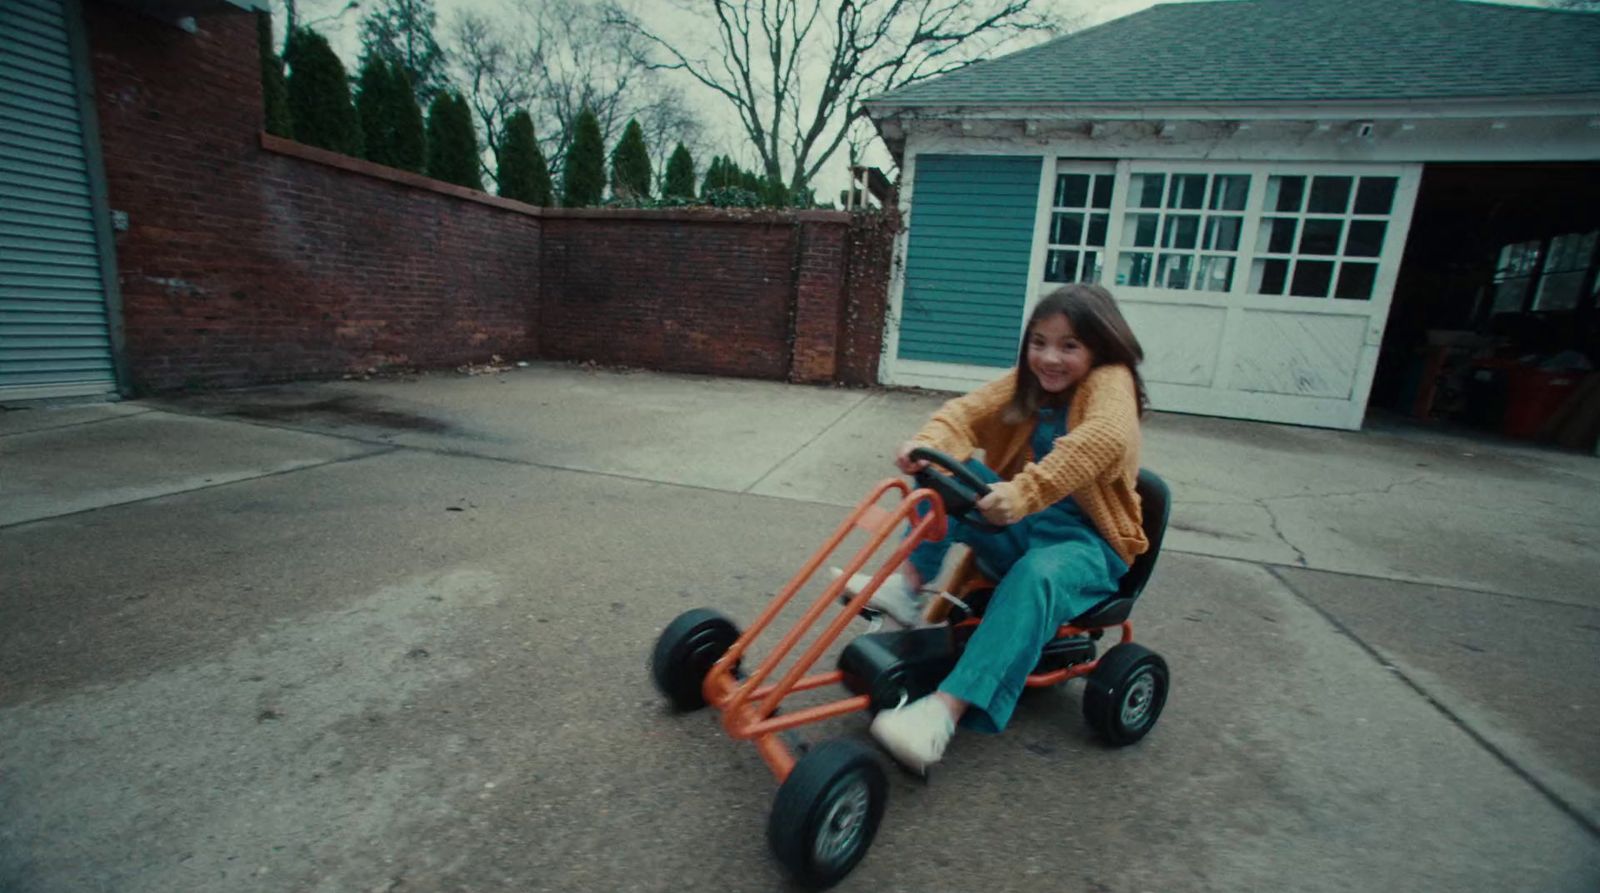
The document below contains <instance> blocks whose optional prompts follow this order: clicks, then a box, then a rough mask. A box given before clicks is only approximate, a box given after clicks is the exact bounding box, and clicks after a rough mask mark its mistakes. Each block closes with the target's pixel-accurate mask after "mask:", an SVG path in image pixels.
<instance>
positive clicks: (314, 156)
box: [261, 131, 546, 217]
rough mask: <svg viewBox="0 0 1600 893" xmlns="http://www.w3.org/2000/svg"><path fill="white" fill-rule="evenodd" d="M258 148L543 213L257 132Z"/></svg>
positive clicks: (494, 204)
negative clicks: (259, 138)
mask: <svg viewBox="0 0 1600 893" xmlns="http://www.w3.org/2000/svg"><path fill="white" fill-rule="evenodd" d="M261 148H263V149H265V150H267V151H268V152H275V153H277V154H279V155H288V156H291V157H293V158H300V159H303V160H305V161H313V162H316V163H317V164H325V165H327V166H328V167H333V168H338V169H339V170H344V171H349V172H351V173H354V174H362V175H364V176H368V177H375V178H377V179H379V180H388V181H390V182H393V183H400V184H402V185H405V186H411V187H414V188H417V189H426V190H428V191H429V192H437V193H439V194H441V195H448V196H452V197H454V198H459V199H465V200H467V201H469V202H478V203H479V204H484V205H490V206H492V207H496V208H501V209H503V210H506V211H515V212H517V213H519V214H527V215H529V216H531V217H539V216H541V215H542V214H543V213H544V212H545V210H546V209H544V208H539V207H536V206H534V205H529V204H525V203H523V202H519V201H513V200H512V199H509V198H501V197H500V196H498V195H490V194H489V193H487V192H481V191H479V190H477V189H468V188H467V187H465V186H457V185H456V184H454V183H446V182H444V181H443V180H435V179H434V178H432V177H424V176H423V175H421V174H417V173H412V172H411V171H403V170H401V169H399V168H397V167H389V166H387V165H382V164H377V163H374V162H371V161H367V160H365V159H361V158H352V157H350V156H349V155H344V154H341V153H339V152H331V151H329V150H327V149H319V148H317V147H316V146H308V145H306V144H305V143H297V142H295V141H294V140H289V139H284V138H283V137H281V136H273V135H272V134H270V133H267V132H266V131H262V132H261Z"/></svg>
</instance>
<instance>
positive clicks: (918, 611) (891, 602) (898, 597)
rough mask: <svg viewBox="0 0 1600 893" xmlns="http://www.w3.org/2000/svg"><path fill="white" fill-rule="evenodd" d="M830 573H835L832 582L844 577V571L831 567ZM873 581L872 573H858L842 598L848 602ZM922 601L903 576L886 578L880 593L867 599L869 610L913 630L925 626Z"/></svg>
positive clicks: (880, 587) (920, 594) (875, 593)
mask: <svg viewBox="0 0 1600 893" xmlns="http://www.w3.org/2000/svg"><path fill="white" fill-rule="evenodd" d="M828 573H829V574H832V575H833V576H832V579H835V580H837V579H839V578H840V577H842V576H844V571H842V570H840V569H839V568H836V567H830V568H828ZM871 582H872V575H871V574H856V575H855V576H853V577H851V578H850V582H848V583H846V584H845V586H844V593H843V594H842V595H841V596H840V598H841V599H842V600H843V601H846V602H848V601H849V600H850V599H852V598H855V597H856V596H857V595H859V594H860V593H861V590H863V589H865V588H867V584H868V583H871ZM922 602H923V598H922V593H920V592H916V591H914V590H912V589H911V587H910V586H909V585H907V584H906V578H905V575H904V574H890V575H889V576H888V577H885V578H884V581H883V585H882V586H879V587H878V591H877V592H874V593H872V598H870V599H867V607H868V608H870V609H871V610H874V611H877V612H878V613H880V614H884V615H886V616H888V617H889V618H890V619H892V620H893V621H894V622H896V623H898V624H900V625H901V626H904V627H912V626H917V625H919V624H920V623H922Z"/></svg>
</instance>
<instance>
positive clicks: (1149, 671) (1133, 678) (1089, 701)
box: [1083, 642, 1168, 747]
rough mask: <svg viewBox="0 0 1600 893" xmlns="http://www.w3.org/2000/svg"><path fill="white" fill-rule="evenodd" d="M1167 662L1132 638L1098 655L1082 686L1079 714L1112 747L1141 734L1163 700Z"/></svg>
mask: <svg viewBox="0 0 1600 893" xmlns="http://www.w3.org/2000/svg"><path fill="white" fill-rule="evenodd" d="M1167 679H1168V676H1167V662H1166V661H1165V660H1163V659H1162V658H1161V655H1159V654H1157V653H1155V652H1154V651H1151V650H1150V649H1148V648H1146V647H1144V646H1143V645H1140V644H1137V643H1135V642H1125V643H1123V644H1121V645H1118V646H1116V647H1115V648H1112V649H1111V650H1110V651H1107V652H1106V653H1105V656H1104V657H1101V658H1100V663H1099V664H1098V665H1096V666H1095V668H1094V672H1092V673H1090V674H1089V678H1088V679H1087V680H1086V682H1087V684H1086V685H1085V686H1084V689H1083V718H1084V719H1085V720H1087V721H1088V722H1089V727H1090V728H1092V729H1094V731H1095V733H1096V734H1098V735H1099V736H1100V737H1101V738H1104V739H1105V740H1106V743H1108V744H1111V745H1112V746H1114V747H1124V746H1126V745H1129V744H1132V743H1134V742H1135V741H1138V740H1139V739H1140V738H1143V737H1144V736H1145V735H1146V734H1147V733H1149V731H1150V729H1151V728H1153V727H1154V726H1155V724H1156V720H1157V719H1159V718H1160V716H1161V708H1162V707H1165V706H1166V704H1167Z"/></svg>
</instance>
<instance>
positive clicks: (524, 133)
mask: <svg viewBox="0 0 1600 893" xmlns="http://www.w3.org/2000/svg"><path fill="white" fill-rule="evenodd" d="M499 180H500V194H501V195H503V196H505V197H506V198H512V199H516V200H517V201H519V202H527V203H528V204H530V205H539V206H541V207H548V206H549V205H550V204H551V201H550V168H548V167H546V166H545V163H544V153H543V152H540V151H539V141H538V140H537V139H535V138H534V134H533V118H532V117H531V116H529V114H528V113H527V112H524V111H517V112H514V113H512V115H511V117H510V119H508V120H507V121H506V138H505V142H503V143H501V145H500V170H499Z"/></svg>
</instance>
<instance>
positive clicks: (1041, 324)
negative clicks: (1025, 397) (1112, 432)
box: [1028, 313, 1094, 394]
mask: <svg viewBox="0 0 1600 893" xmlns="http://www.w3.org/2000/svg"><path fill="white" fill-rule="evenodd" d="M1093 367H1094V352H1093V351H1091V350H1089V345H1087V344H1084V343H1083V342H1082V341H1079V340H1078V335H1077V333H1076V332H1074V331H1072V323H1071V321H1069V320H1068V319H1067V315H1066V314H1065V313H1057V314H1055V315H1053V316H1049V317H1046V318H1044V319H1041V320H1039V321H1038V322H1036V323H1034V325H1033V328H1032V329H1031V330H1029V332H1028V369H1029V371H1031V372H1033V374H1034V375H1035V376H1037V377H1038V379H1039V387H1041V388H1043V389H1044V391H1045V392H1046V393H1050V394H1061V393H1065V392H1066V391H1068V390H1070V389H1071V388H1072V387H1073V386H1074V385H1076V384H1077V383H1078V382H1080V381H1082V380H1083V377H1084V376H1085V375H1088V374H1089V370H1090V369H1091V368H1093Z"/></svg>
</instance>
